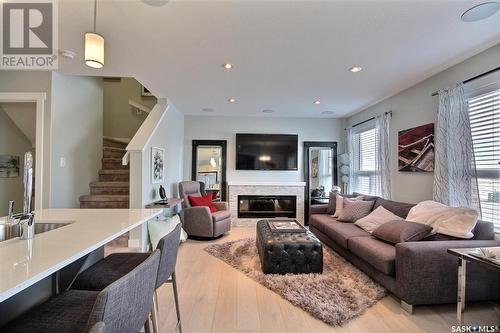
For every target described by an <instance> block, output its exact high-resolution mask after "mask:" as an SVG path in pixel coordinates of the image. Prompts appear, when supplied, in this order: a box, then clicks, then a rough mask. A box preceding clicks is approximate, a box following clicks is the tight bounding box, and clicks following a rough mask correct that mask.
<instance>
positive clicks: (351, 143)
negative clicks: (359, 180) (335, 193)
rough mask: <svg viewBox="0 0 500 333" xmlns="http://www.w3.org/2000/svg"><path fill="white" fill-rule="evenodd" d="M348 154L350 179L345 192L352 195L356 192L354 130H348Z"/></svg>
mask: <svg viewBox="0 0 500 333" xmlns="http://www.w3.org/2000/svg"><path fill="white" fill-rule="evenodd" d="M346 131H347V147H346V148H347V152H348V154H349V175H348V177H349V179H348V182H347V186H345V187H346V189H347V191H346V190H345V189H344V192H346V193H352V192H353V191H354V184H353V181H354V132H353V130H352V128H347V129H346Z"/></svg>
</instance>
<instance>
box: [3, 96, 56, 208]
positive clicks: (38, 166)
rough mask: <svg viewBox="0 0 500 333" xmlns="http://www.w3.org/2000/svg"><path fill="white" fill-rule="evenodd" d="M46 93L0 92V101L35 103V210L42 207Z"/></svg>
mask: <svg viewBox="0 0 500 333" xmlns="http://www.w3.org/2000/svg"><path fill="white" fill-rule="evenodd" d="M46 99H47V94H46V93H30V92H14V93H6V92H0V102H4V103H26V102H28V103H35V104H36V153H35V210H38V209H42V207H43V185H44V179H43V144H44V140H43V134H44V112H45V110H44V104H45V100H46Z"/></svg>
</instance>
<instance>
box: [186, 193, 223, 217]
mask: <svg viewBox="0 0 500 333" xmlns="http://www.w3.org/2000/svg"><path fill="white" fill-rule="evenodd" d="M212 197H213V196H212V194H208V195H207V196H205V197H194V196H192V195H188V199H189V203H190V204H191V206H193V207H200V206H201V207H203V206H205V207H208V208H209V209H210V212H212V213H215V212H217V211H219V210H218V209H217V207H215V205H214V204H213V202H212Z"/></svg>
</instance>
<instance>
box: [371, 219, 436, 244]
mask: <svg viewBox="0 0 500 333" xmlns="http://www.w3.org/2000/svg"><path fill="white" fill-rule="evenodd" d="M431 231H432V228H431V227H430V226H428V225H425V224H421V223H415V222H409V221H405V220H396V221H391V222H387V223H384V224H383V225H381V226H380V227H378V228H377V229H375V230H374V231H373V233H372V235H373V236H375V237H376V238H378V239H381V240H383V241H385V242H388V243H391V244H398V243H404V242H416V241H419V240H421V239H423V238H424V237H425V236H427V235H429V233H430V232H431Z"/></svg>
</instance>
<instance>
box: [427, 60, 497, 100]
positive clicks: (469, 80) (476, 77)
mask: <svg viewBox="0 0 500 333" xmlns="http://www.w3.org/2000/svg"><path fill="white" fill-rule="evenodd" d="M499 69H500V67H497V68H493V69H490V70H489V71H487V72H484V73H482V74H479V75H476V76H474V77H471V78H470V79H467V80H465V81H464V82H462V83H463V84H466V83H469V82H471V81H474V80H477V79H479V78H482V77H483V76H486V75H489V74H491V73H493V72H496V71H497V70H499ZM438 93H439V91H435V92H433V93H432V95H431V96H436V95H437V94H438Z"/></svg>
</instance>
